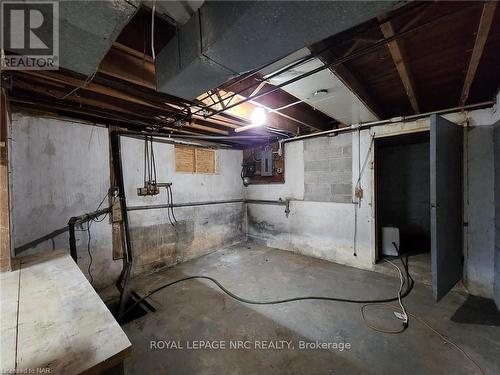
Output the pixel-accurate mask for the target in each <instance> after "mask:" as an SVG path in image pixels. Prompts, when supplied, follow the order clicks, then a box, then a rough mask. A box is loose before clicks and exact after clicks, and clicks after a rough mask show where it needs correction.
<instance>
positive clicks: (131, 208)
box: [127, 199, 289, 211]
mask: <svg viewBox="0 0 500 375" xmlns="http://www.w3.org/2000/svg"><path fill="white" fill-rule="evenodd" d="M230 203H254V204H270V205H279V206H287V205H288V203H289V200H275V201H274V200H265V199H227V200H222V201H201V202H185V203H174V204H153V205H143V206H129V207H128V208H127V210H128V211H142V210H157V209H161V208H170V207H172V208H179V207H196V206H208V205H214V204H230Z"/></svg>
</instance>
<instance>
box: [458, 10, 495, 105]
mask: <svg viewBox="0 0 500 375" xmlns="http://www.w3.org/2000/svg"><path fill="white" fill-rule="evenodd" d="M496 7H497V3H496V1H491V2H486V3H485V4H484V5H483V12H482V13H481V19H480V20H479V26H478V28H477V33H476V40H475V42H474V48H473V50H472V55H471V57H470V61H469V66H468V68H467V74H466V75H465V81H464V86H463V88H462V95H461V96H460V103H459V105H460V106H462V105H464V104H465V102H466V101H467V98H468V97H469V90H470V88H471V86H472V82H473V81H474V76H475V75H476V71H477V67H478V65H479V61H480V60H481V56H482V55H483V50H484V46H485V44H486V40H487V39H488V35H489V32H490V28H491V24H492V22H493V16H494V15H495V10H496Z"/></svg>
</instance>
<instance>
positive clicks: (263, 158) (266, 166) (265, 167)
mask: <svg viewBox="0 0 500 375" xmlns="http://www.w3.org/2000/svg"><path fill="white" fill-rule="evenodd" d="M260 175H261V176H262V177H269V176H272V175H273V149H272V148H270V147H269V148H267V147H266V148H265V149H264V150H262V151H261V153H260Z"/></svg>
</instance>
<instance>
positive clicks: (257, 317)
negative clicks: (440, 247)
mask: <svg viewBox="0 0 500 375" xmlns="http://www.w3.org/2000/svg"><path fill="white" fill-rule="evenodd" d="M189 275H207V276H212V277H214V278H216V279H217V280H219V281H220V282H221V283H222V284H223V285H224V286H226V287H227V288H228V289H230V290H231V291H233V292H234V293H236V294H237V295H239V296H244V297H246V298H253V299H258V300H266V299H275V298H287V297H293V296H302V295H319V296H341V297H355V298H366V299H371V298H386V297H391V296H393V295H395V293H396V291H397V289H398V287H399V279H398V278H397V277H396V273H395V272H394V276H390V275H385V274H382V273H377V272H370V271H364V270H360V269H356V268H351V267H346V266H342V265H338V264H335V263H331V262H327V261H323V260H320V259H315V258H310V257H307V256H302V255H297V254H294V253H291V252H287V251H282V250H277V249H272V248H268V247H264V246H260V245H256V244H254V243H242V244H238V245H235V246H232V247H230V248H227V249H221V250H219V251H216V252H214V253H212V254H209V255H206V256H203V257H201V258H197V259H195V260H192V261H189V262H187V263H183V264H181V265H177V266H175V267H173V268H170V269H167V270H164V271H161V272H158V273H155V274H153V275H149V276H147V277H140V278H136V279H134V280H133V288H134V290H135V291H136V292H138V293H139V294H143V293H144V292H145V291H148V290H151V289H153V288H155V287H158V286H160V285H162V284H164V283H166V282H169V281H173V280H176V279H178V278H181V277H186V276H189ZM466 300H467V295H465V294H461V293H457V292H451V293H449V294H448V295H447V296H446V297H445V298H444V299H443V300H442V301H441V302H439V303H437V304H436V303H435V302H434V301H433V299H432V292H431V289H430V288H429V287H428V286H425V285H422V284H417V285H416V286H415V288H414V290H413V292H412V293H411V294H410V296H409V297H408V298H406V299H405V305H406V307H407V309H408V311H410V312H411V313H414V314H417V315H418V316H419V317H421V318H422V319H424V320H425V321H426V322H428V323H429V324H430V325H432V326H433V327H434V328H435V329H437V330H438V331H440V332H441V333H443V334H445V335H446V336H447V337H449V338H450V339H452V340H453V341H454V342H455V343H457V344H458V345H460V346H461V347H462V348H463V349H464V350H466V351H467V352H468V353H469V354H470V356H471V357H472V358H474V359H475V360H476V361H477V362H478V363H479V364H480V365H481V366H482V367H483V368H484V369H485V371H486V373H487V374H499V373H500V356H499V353H500V326H498V325H495V323H494V322H493V323H492V322H491V319H490V320H488V319H485V320H484V323H483V322H482V320H481V318H479V319H478V315H479V316H480V315H481V311H477V310H474V309H472V310H467V311H472V313H473V314H475V315H474V316H475V319H474V321H475V322H478V324H460V323H456V322H454V321H452V320H451V318H452V317H453V315H454V314H455V312H456V311H457V310H458V309H459V308H460V307H461V306H462V305H463V304H464V303H465V302H466ZM150 302H151V304H152V305H153V306H154V307H155V308H157V311H156V312H154V313H149V314H147V315H145V316H143V317H141V318H138V319H136V320H134V321H132V322H129V323H128V324H126V325H124V326H123V328H124V330H125V332H126V333H127V335H128V337H129V339H130V341H131V342H132V345H133V347H132V354H131V356H130V357H129V358H128V359H127V360H126V361H125V373H126V374H176V375H182V374H255V373H260V374H284V373H285V374H401V373H405V372H409V373H412V374H451V373H452V374H480V371H479V370H478V369H477V368H475V367H474V366H473V365H472V364H471V362H470V361H468V360H467V359H466V358H465V357H464V356H463V355H462V354H461V353H460V352H458V351H457V350H455V349H454V348H453V347H452V346H451V345H450V344H446V343H445V342H444V341H443V340H442V339H440V338H439V337H437V336H436V335H435V334H434V333H432V331H430V330H429V329H428V328H426V327H425V326H423V325H421V324H420V323H418V322H417V321H416V320H415V319H411V320H410V326H409V328H408V329H407V330H406V331H405V332H404V333H403V334H399V335H390V334H384V333H379V332H375V331H372V330H370V329H369V328H367V326H365V325H364V324H363V321H362V319H361V316H360V305H356V304H346V303H338V302H328V301H299V302H292V303H287V304H281V305H248V304H244V303H241V302H239V301H236V300H234V299H232V298H231V297H229V296H227V295H226V294H224V293H223V292H222V291H221V290H219V289H218V288H217V287H216V286H215V285H214V284H212V283H211V282H210V281H208V280H189V281H186V282H184V283H179V284H176V285H174V286H171V287H169V288H167V289H164V290H162V291H160V292H159V293H157V294H155V295H154V296H153V297H152V298H150ZM391 311H392V310H391V309H384V308H379V307H377V306H373V307H370V308H369V309H367V311H366V314H367V319H368V320H369V321H370V322H371V324H374V325H377V326H380V327H385V328H388V329H394V328H398V327H399V326H400V323H399V322H398V321H397V320H396V319H395V318H394V316H393V314H392V312H391ZM472 313H471V314H472ZM496 313H497V312H495V313H494V314H496ZM490 318H491V316H490ZM493 320H495V319H493ZM487 324H489V325H487ZM151 340H166V341H176V342H178V346H182V347H183V349H163V350H159V349H157V350H154V349H151V348H150V345H151ZM196 340H210V342H212V343H213V342H214V341H223V342H224V343H225V345H226V347H227V349H224V350H215V349H212V350H210V349H204V350H202V349H200V350H196V349H190V348H188V345H191V347H193V346H194V341H196ZM238 340H240V341H248V342H250V344H249V345H251V346H252V347H254V346H256V345H259V344H260V346H261V347H263V346H264V345H265V344H266V343H267V345H271V344H270V340H274V341H273V343H274V342H276V341H278V342H281V341H288V342H291V344H290V345H291V347H290V348H288V347H287V344H282V345H283V349H279V348H274V349H238V350H236V349H229V346H230V342H231V341H232V342H233V343H235V342H237V341H238ZM264 340H265V341H266V343H264V342H262V341H264ZM316 340H318V341H319V342H325V343H326V342H333V343H336V344H337V349H330V350H322V349H308V350H301V349H300V348H299V345H300V342H301V341H302V342H314V341H316ZM339 343H343V344H344V346H346V345H347V343H349V344H350V346H351V348H350V349H349V350H346V349H344V350H343V351H340V350H339V349H338V348H339V347H340V345H339ZM278 345H279V343H278V344H277V345H276V346H278Z"/></svg>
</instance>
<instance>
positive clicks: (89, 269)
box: [87, 221, 94, 285]
mask: <svg viewBox="0 0 500 375" xmlns="http://www.w3.org/2000/svg"><path fill="white" fill-rule="evenodd" d="M91 223H92V221H87V253H88V254H89V258H90V261H89V266H88V269H87V271H88V273H89V277H90V285H92V284H94V277H93V276H92V271H91V269H92V262H93V261H94V258H92V252H91V251H90V240H91V236H90V225H91Z"/></svg>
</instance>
